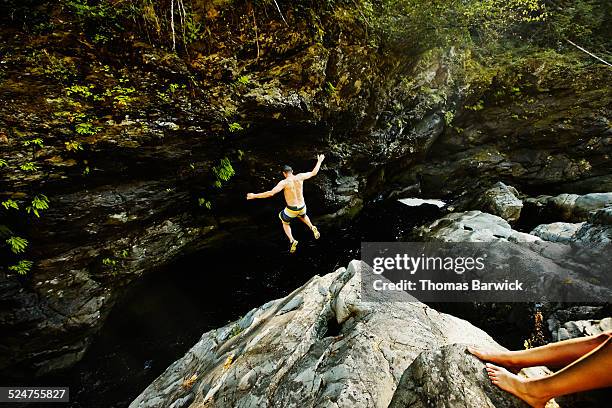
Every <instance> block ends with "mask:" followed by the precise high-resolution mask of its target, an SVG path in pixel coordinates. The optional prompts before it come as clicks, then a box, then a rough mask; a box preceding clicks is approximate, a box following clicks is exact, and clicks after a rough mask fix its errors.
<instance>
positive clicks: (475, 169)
mask: <svg viewBox="0 0 612 408" xmlns="http://www.w3.org/2000/svg"><path fill="white" fill-rule="evenodd" d="M38 3H45V2H38ZM45 4H46V3H45ZM47 6H48V5H47ZM2 7H5V6H4V4H3V6H2ZM48 7H50V9H49V13H48V14H49V15H51V16H54V20H53V23H54V24H55V28H54V29H51V30H46V31H45V30H43V32H41V33H39V34H35V33H33V32H31V31H28V30H25V29H24V26H23V24H22V22H20V21H13V20H12V19H11V18H12V17H11V16H13V13H12V12H10V10H4V9H3V10H2V13H1V14H2V17H0V18H1V19H2V23H3V25H2V29H0V39H1V40H2V47H3V51H10V52H3V53H2V54H3V57H2V58H3V60H2V64H1V67H2V68H1V69H2V71H1V72H0V98H1V99H2V100H3V101H4V102H5V103H3V104H2V105H1V106H0V155H1V157H2V159H3V160H5V161H6V165H5V166H3V167H2V168H0V172H1V177H2V179H1V180H0V199H1V200H2V201H4V200H6V199H11V200H14V201H16V202H17V203H18V204H19V206H20V207H21V208H22V209H23V208H25V206H27V205H29V203H30V202H31V200H33V199H34V198H35V197H37V196H40V195H41V194H44V195H45V196H46V197H48V199H49V206H50V208H49V210H48V211H45V212H43V214H42V215H41V218H37V217H35V216H33V215H32V214H30V215H24V213H23V212H17V211H16V210H13V209H11V208H6V209H5V208H4V207H3V208H1V209H0V211H1V214H0V225H5V224H6V225H8V226H9V227H10V228H11V229H12V230H14V232H15V233H16V234H19V235H21V236H24V237H26V238H27V239H28V240H29V248H28V251H29V252H28V255H27V256H28V257H29V259H30V260H32V261H33V262H34V267H33V269H32V271H31V272H30V273H29V274H28V275H27V276H26V277H22V276H17V275H16V274H15V273H14V272H12V271H10V270H8V269H7V266H8V265H9V264H8V263H7V264H3V265H2V271H0V302H1V303H2V305H3V307H2V309H1V311H0V326H1V328H2V330H3V332H5V333H8V335H7V336H5V337H4V338H3V340H4V341H3V344H2V345H0V372H1V373H2V374H5V375H10V376H16V377H20V376H24V375H25V374H26V373H27V374H28V375H30V376H31V375H36V374H44V373H46V372H48V371H52V370H55V369H60V368H66V367H69V366H71V364H73V363H74V362H75V361H77V360H78V359H79V358H80V357H81V356H82V355H83V353H84V351H85V350H86V348H87V346H88V344H89V343H90V341H91V339H92V337H93V336H95V334H96V332H97V331H98V330H99V329H100V327H101V325H102V323H103V322H104V320H105V318H106V316H107V315H108V313H109V311H110V310H111V308H112V307H113V305H114V303H115V301H116V299H117V298H118V297H119V296H120V295H121V293H122V288H124V287H125V286H126V285H128V284H130V283H131V282H132V281H134V280H135V279H137V278H138V277H140V276H142V275H143V274H145V273H148V272H150V271H152V270H154V269H155V268H157V267H159V265H160V264H163V263H164V262H168V261H169V260H171V259H173V258H174V257H176V256H181V255H184V254H186V253H188V252H190V251H194V250H197V249H200V248H203V247H206V246H212V245H220V244H223V243H224V242H227V238H228V237H229V236H232V237H234V238H233V239H235V238H236V237H241V238H242V239H251V238H254V237H261V235H260V233H261V231H262V229H261V228H259V227H260V226H261V225H262V224H261V221H259V220H260V219H261V218H262V215H267V214H272V213H274V212H275V211H278V209H277V208H276V207H277V206H276V204H265V205H262V206H260V207H258V209H255V208H254V207H252V206H248V205H247V204H246V203H245V202H243V197H244V195H245V193H246V192H248V191H250V190H262V189H267V188H269V187H270V186H272V185H273V184H274V183H275V181H276V180H277V179H278V177H279V175H278V171H277V168H278V166H279V165H280V164H281V163H282V162H285V161H287V162H290V163H291V164H293V165H294V167H295V168H296V169H299V170H302V169H308V168H309V167H310V166H312V165H313V162H312V158H313V157H314V155H315V154H316V153H319V152H325V153H326V154H327V155H328V160H327V161H326V163H325V165H324V167H323V170H322V172H321V174H320V175H319V176H318V178H317V179H316V180H314V181H313V183H312V184H311V185H310V186H309V187H308V190H307V192H306V193H307V196H308V198H309V203H310V204H312V206H313V208H317V210H318V211H319V213H318V215H321V216H322V217H321V218H322V221H321V222H324V220H327V221H332V220H346V219H348V218H350V217H351V216H352V215H354V214H355V213H356V212H358V211H359V210H360V208H361V207H362V206H363V205H364V202H367V201H368V200H369V199H371V198H373V197H376V196H378V195H380V194H383V195H384V194H386V193H388V192H393V191H395V192H397V191H404V192H406V191H411V192H413V193H416V194H418V193H419V191H420V192H422V193H423V194H424V195H430V196H438V197H441V198H443V197H446V196H448V197H451V199H453V200H459V199H466V200H468V199H469V200H471V199H473V195H474V194H476V193H477V192H478V191H481V190H484V189H487V188H489V187H490V185H491V184H492V183H493V182H494V181H497V180H502V181H505V182H507V183H508V184H510V185H513V186H516V187H517V188H519V190H520V189H521V188H523V187H524V188H530V189H542V191H541V192H542V193H552V192H553V191H556V190H563V191H571V192H575V193H584V192H587V191H589V192H590V191H609V190H610V167H609V163H610V161H609V154H610V152H611V149H612V147H611V144H610V128H609V126H608V119H607V118H609V116H610V110H609V109H610V94H609V93H606V92H605V89H602V88H601V84H604V83H609V82H610V72H611V71H610V70H609V69H608V68H607V67H604V66H600V65H591V66H588V67H579V68H576V67H573V65H572V64H571V63H564V62H562V61H561V62H559V61H557V60H556V59H552V60H551V59H549V58H546V57H543V56H533V57H527V58H523V59H521V62H520V63H517V64H509V65H508V66H505V67H503V68H499V69H496V70H484V69H483V67H482V66H481V65H480V63H479V62H478V61H477V60H476V59H475V58H473V57H472V56H471V52H470V50H469V49H459V48H457V47H447V48H444V49H439V48H436V49H432V50H431V51H429V52H427V53H424V54H422V55H419V56H414V55H395V54H393V53H387V52H383V51H384V50H382V49H379V48H376V47H373V46H371V44H370V43H369V40H368V37H367V35H366V33H365V30H364V27H363V26H361V25H359V24H357V23H355V22H354V21H351V20H350V19H344V18H342V16H343V15H344V14H343V12H342V10H340V11H339V12H338V13H335V14H332V15H331V16H327V17H325V18H324V19H322V20H321V21H319V22H317V23H316V24H314V23H313V24H311V21H310V20H308V19H304V18H302V17H301V16H300V14H298V13H295V14H291V15H287V16H286V17H287V19H288V21H289V24H284V23H283V22H282V20H279V19H278V17H277V16H276V15H274V16H273V15H268V14H266V13H264V12H263V11H262V10H258V11H257V15H256V18H257V21H258V34H257V35H258V37H257V39H258V43H257V46H258V47H257V50H255V47H254V43H253V41H252V33H251V32H250V31H248V32H247V31H245V30H247V28H245V27H247V25H245V24H243V20H242V17H244V16H248V15H249V13H251V11H249V10H247V9H246V7H247V6H246V5H244V9H243V8H241V7H242V6H240V7H234V6H233V5H228V4H226V3H225V2H220V3H219V5H218V6H216V7H218V9H215V10H214V13H213V12H212V11H210V10H209V11H210V14H207V16H208V17H207V18H208V19H209V20H207V21H206V26H207V30H208V31H209V35H210V44H213V46H212V47H200V48H199V49H197V52H194V53H193V54H190V55H189V58H187V57H186V58H181V57H178V56H177V55H176V54H174V53H170V52H167V51H164V50H163V49H161V48H158V47H154V46H152V45H150V44H148V43H146V42H142V41H139V40H138V39H135V38H134V37H133V35H132V34H131V33H126V34H125V35H124V36H123V37H124V38H123V40H122V41H123V43H122V47H121V48H119V49H118V48H117V47H115V48H113V47H111V46H101V45H99V44H92V42H91V40H90V39H89V38H88V37H86V36H84V35H83V33H82V31H81V27H80V26H78V25H77V24H76V23H74V22H73V21H72V20H73V16H70V15H65V14H62V13H63V12H62V11H61V10H60V9H57V8H55V6H54V5H51V6H48ZM248 27H250V26H248ZM321 32H324V33H325V35H324V36H322V35H321V34H320V33H321ZM317 33H318V34H317ZM278 44H282V46H281V47H279V46H278ZM260 48H261V49H260ZM468 66H475V67H476V69H475V70H472V71H470V70H467V71H466V70H465V69H464V68H465V67H468ZM481 72H485V74H483V76H482V77H481V76H479V73H481ZM516 87H519V88H520V95H519V94H517V92H516V91H514V90H513V89H514V88H516ZM519 96H520V97H519ZM523 99H526V100H527V101H528V102H527V104H526V103H525V102H524V101H523ZM219 186H221V187H222V188H219ZM271 218H272V217H270V218H264V219H265V220H266V223H267V222H268V220H270V219H271ZM264 238H265V236H264ZM3 251H5V252H3V255H2V256H3V257H5V255H4V254H6V258H7V259H9V260H11V262H12V261H13V260H15V259H14V258H15V256H14V255H13V254H11V253H10V252H9V251H8V250H4V249H3ZM14 350H19V352H18V353H15V352H14Z"/></svg>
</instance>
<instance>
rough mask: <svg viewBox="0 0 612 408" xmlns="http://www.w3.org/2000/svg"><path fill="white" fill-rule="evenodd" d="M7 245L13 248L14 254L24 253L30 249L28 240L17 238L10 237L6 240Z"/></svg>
mask: <svg viewBox="0 0 612 408" xmlns="http://www.w3.org/2000/svg"><path fill="white" fill-rule="evenodd" d="M6 243H7V244H8V245H9V246H10V247H11V251H13V253H14V254H19V253H21V252H24V251H25V249H26V248H27V247H28V240H27V239H25V238H21V237H16V236H13V237H9V238H8V239H7V240H6Z"/></svg>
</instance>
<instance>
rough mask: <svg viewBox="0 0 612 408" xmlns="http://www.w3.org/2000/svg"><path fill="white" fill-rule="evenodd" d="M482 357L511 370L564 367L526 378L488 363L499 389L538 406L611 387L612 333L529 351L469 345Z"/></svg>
mask: <svg viewBox="0 0 612 408" xmlns="http://www.w3.org/2000/svg"><path fill="white" fill-rule="evenodd" d="M468 351H469V352H470V353H472V354H474V355H475V356H476V357H478V358H480V359H481V360H485V361H490V362H493V363H497V364H500V365H503V366H506V367H509V368H511V369H520V368H523V367H531V366H539V365H545V366H551V367H564V368H563V369H561V370H560V371H557V372H556V373H554V374H552V375H549V376H545V377H542V378H535V379H526V378H522V377H519V376H517V375H515V374H513V373H511V372H509V371H508V370H506V369H505V368H503V367H499V366H497V365H494V364H490V363H488V364H487V365H486V367H487V374H488V375H489V378H490V379H491V381H492V382H493V384H495V385H497V386H498V387H500V388H501V389H503V390H505V391H508V392H510V393H512V394H514V395H516V396H517V397H519V398H521V399H522V400H524V401H525V402H527V403H528V404H529V405H531V406H532V407H535V408H541V407H544V406H545V405H546V402H547V401H548V400H550V399H551V398H554V397H558V396H561V395H566V394H573V393H575V392H581V391H587V390H592V389H596V388H605V387H610V386H612V332H610V331H609V332H605V333H602V334H600V335H597V336H590V337H583V338H578V339H571V340H565V341H561V342H558V343H552V344H547V345H545V346H542V347H536V348H533V349H529V350H521V351H508V352H488V351H483V350H480V349H478V348H474V347H468Z"/></svg>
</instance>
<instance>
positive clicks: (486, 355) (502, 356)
mask: <svg viewBox="0 0 612 408" xmlns="http://www.w3.org/2000/svg"><path fill="white" fill-rule="evenodd" d="M467 351H468V352H470V353H471V354H473V355H475V356H476V357H478V358H479V359H481V360H482V361H490V362H492V363H496V364H499V365H502V366H504V367H507V368H508V369H509V370H510V371H512V372H513V373H515V374H516V373H518V372H519V371H521V369H522V368H523V367H520V366H518V365H516V364H514V362H513V359H512V355H511V354H510V352H507V351H496V350H484V349H481V348H478V347H473V346H468V347H467Z"/></svg>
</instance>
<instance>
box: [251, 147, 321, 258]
mask: <svg viewBox="0 0 612 408" xmlns="http://www.w3.org/2000/svg"><path fill="white" fill-rule="evenodd" d="M323 159H325V156H324V155H322V154H320V155H318V156H317V164H316V166H315V167H314V169H312V171H309V172H308V173H299V174H293V169H292V168H291V167H290V166H287V165H285V166H284V167H283V176H284V177H285V179H284V180H281V181H280V182H279V183H278V184H277V185H276V187H274V188H273V189H272V190H269V191H265V192H263V193H248V194H247V200H253V199H255V198H268V197H272V196H273V195H274V194H276V193H279V192H281V191H284V194H285V202H286V203H287V206H286V207H285V209H284V210H282V211H281V212H280V213H278V218H280V220H281V222H282V223H283V230H284V231H285V234H286V235H287V238H289V243H290V245H291V246H290V248H289V252H290V253H294V252H295V250H296V249H297V244H298V242H297V241H296V240H295V239H294V238H293V235H292V234H291V226H290V225H289V224H290V223H291V220H293V219H294V218H296V217H297V218H298V219H299V220H300V221H302V222H303V223H304V224H306V225H307V226H308V228H310V230H311V231H312V233H313V235H314V237H315V239H319V237H320V236H321V234H319V230H317V227H315V226H314V225H312V223H311V222H310V218H308V215H306V203H305V202H304V185H303V184H304V180H308V179H309V178H311V177H314V176H316V175H317V173H319V169H320V168H321V163H323Z"/></svg>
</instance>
